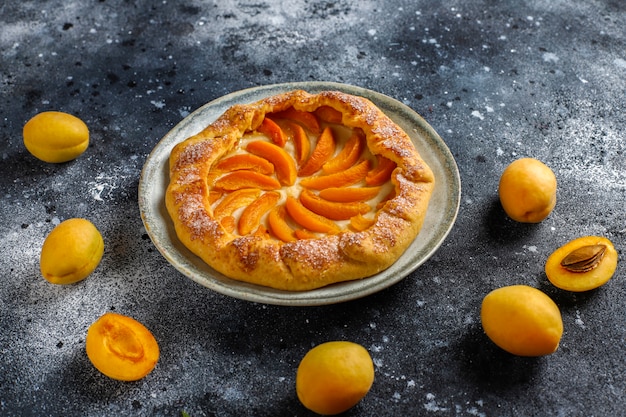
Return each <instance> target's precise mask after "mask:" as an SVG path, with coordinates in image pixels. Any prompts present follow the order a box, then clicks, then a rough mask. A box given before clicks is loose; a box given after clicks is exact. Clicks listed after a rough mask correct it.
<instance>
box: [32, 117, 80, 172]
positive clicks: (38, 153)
mask: <svg viewBox="0 0 626 417" xmlns="http://www.w3.org/2000/svg"><path fill="white" fill-rule="evenodd" d="M23 136H24V145H25V146H26V149H28V151H29V152H30V153H31V154H32V155H33V156H35V157H36V158H38V159H40V160H42V161H44V162H50V163H61V162H67V161H71V160H72V159H75V158H77V157H78V156H80V155H81V154H82V153H83V152H85V150H86V149H87V146H89V129H88V128H87V125H86V124H85V123H84V122H83V121H82V120H81V119H79V118H78V117H76V116H73V115H71V114H68V113H63V112H58V111H46V112H42V113H39V114H37V115H35V116H34V117H33V118H32V119H30V120H29V121H28V122H26V124H25V125H24V129H23Z"/></svg>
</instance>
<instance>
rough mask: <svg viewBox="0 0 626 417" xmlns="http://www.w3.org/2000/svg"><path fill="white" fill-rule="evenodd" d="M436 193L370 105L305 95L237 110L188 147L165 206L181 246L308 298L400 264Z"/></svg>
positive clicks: (417, 159) (405, 139) (234, 272)
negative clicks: (322, 289) (313, 292)
mask: <svg viewBox="0 0 626 417" xmlns="http://www.w3.org/2000/svg"><path fill="white" fill-rule="evenodd" d="M434 184H435V180H434V177H433V173H432V171H431V170H430V168H429V167H428V165H427V164H426V163H425V162H424V161H423V160H422V158H421V156H420V154H419V153H418V152H417V150H416V149H415V146H414V145H413V143H412V142H411V139H410V138H409V136H408V135H407V134H406V133H405V132H404V131H403V130H402V129H401V128H400V127H399V126H398V125H397V124H396V123H394V122H393V121H392V120H391V119H390V118H389V117H387V116H386V115H385V114H384V113H383V112H382V111H381V110H380V109H378V108H377V107H376V106H375V105H374V104H373V103H372V102H371V101H369V100H367V99H365V98H362V97H357V96H354V95H350V94H346V93H342V92H338V91H324V92H320V93H318V94H309V93H307V92H305V91H302V90H296V91H290V92H287V93H284V94H279V95H276V96H272V97H268V98H265V99H263V100H260V101H257V102H255V103H252V104H241V105H235V106H232V107H231V108H229V109H228V110H227V111H226V112H225V113H224V114H223V115H221V116H220V117H219V118H218V119H217V120H215V121H214V122H213V123H211V124H210V125H208V126H207V127H206V128H205V129H204V130H202V131H201V132H200V133H198V134H196V135H194V136H192V137H189V138H187V139H186V140H184V141H183V142H181V143H179V144H177V145H176V146H175V147H174V149H173V150H172V152H171V155H170V183H169V186H168V188H167V192H166V206H167V210H168V212H169V214H170V216H171V218H172V220H173V222H174V226H175V229H176V234H177V235H178V238H179V239H180V240H181V242H182V243H183V244H184V245H185V246H186V247H187V248H188V249H189V250H191V252H193V253H194V254H196V255H197V256H199V257H200V258H201V259H202V260H203V261H204V262H206V263H207V264H208V265H210V266H211V267H212V268H213V269H215V270H216V271H218V272H220V273H222V274H223V275H225V276H227V277H229V278H232V279H235V280H240V281H245V282H248V283H253V284H258V285H262V286H266V287H271V288H275V289H280V290H287V291H302V290H310V289H315V288H320V287H323V286H326V285H329V284H332V283H337V282H342V281H347V280H354V279H360V278H365V277H368V276H371V275H374V274H376V273H378V272H380V271H382V270H384V269H386V268H388V267H389V266H390V265H392V264H393V263H394V262H395V261H396V260H397V259H398V258H399V257H400V256H401V255H402V254H403V253H404V251H405V250H406V249H407V247H408V246H409V245H410V244H411V242H412V241H413V240H414V239H415V238H416V236H417V235H418V233H419V231H420V229H421V227H422V224H423V221H424V217H425V216H426V210H427V208H428V202H429V200H430V197H431V194H432V192H433V188H434Z"/></svg>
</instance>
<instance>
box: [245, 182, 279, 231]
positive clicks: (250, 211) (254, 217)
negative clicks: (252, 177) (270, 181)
mask: <svg viewBox="0 0 626 417" xmlns="http://www.w3.org/2000/svg"><path fill="white" fill-rule="evenodd" d="M279 199H280V193H279V192H277V191H269V192H267V193H264V194H263V195H261V196H260V197H259V198H257V199H256V200H254V201H253V202H252V203H250V205H249V206H248V207H246V208H245V209H244V211H243V212H242V213H241V217H240V218H239V224H238V231H239V234H240V235H247V234H249V233H250V232H252V230H254V229H255V228H256V227H258V226H259V223H260V221H261V217H263V215H264V214H265V213H267V211H268V210H269V209H271V208H272V207H274V206H275V205H276V203H277V202H278V200H279Z"/></svg>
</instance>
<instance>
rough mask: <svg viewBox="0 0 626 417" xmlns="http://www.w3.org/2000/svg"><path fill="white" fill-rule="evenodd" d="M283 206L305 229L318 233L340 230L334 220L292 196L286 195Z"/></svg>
mask: <svg viewBox="0 0 626 417" xmlns="http://www.w3.org/2000/svg"><path fill="white" fill-rule="evenodd" d="M285 207H286V208H287V213H289V215H290V216H291V218H292V219H293V220H294V221H295V222H296V223H298V224H299V225H300V226H302V227H304V228H306V229H309V230H311V231H313V232H320V233H337V232H339V231H340V229H339V226H337V224H336V223H335V222H333V221H332V220H329V219H328V218H326V217H324V216H320V215H319V214H317V213H314V212H312V211H311V210H309V209H308V208H306V207H304V206H303V205H302V203H300V202H299V201H298V200H296V199H295V198H294V197H292V196H288V197H287V201H286V202H285Z"/></svg>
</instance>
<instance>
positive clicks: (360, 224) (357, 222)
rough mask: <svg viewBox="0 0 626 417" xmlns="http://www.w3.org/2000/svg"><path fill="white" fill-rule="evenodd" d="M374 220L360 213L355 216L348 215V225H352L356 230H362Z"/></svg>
mask: <svg viewBox="0 0 626 417" xmlns="http://www.w3.org/2000/svg"><path fill="white" fill-rule="evenodd" d="M375 222H376V220H374V219H368V218H367V217H365V216H363V215H362V214H357V215H356V216H353V217H350V227H352V228H353V229H354V230H355V231H357V232H362V231H363V230H365V229H367V228H368V227H370V226H372V225H373V224H374V223H375Z"/></svg>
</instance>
